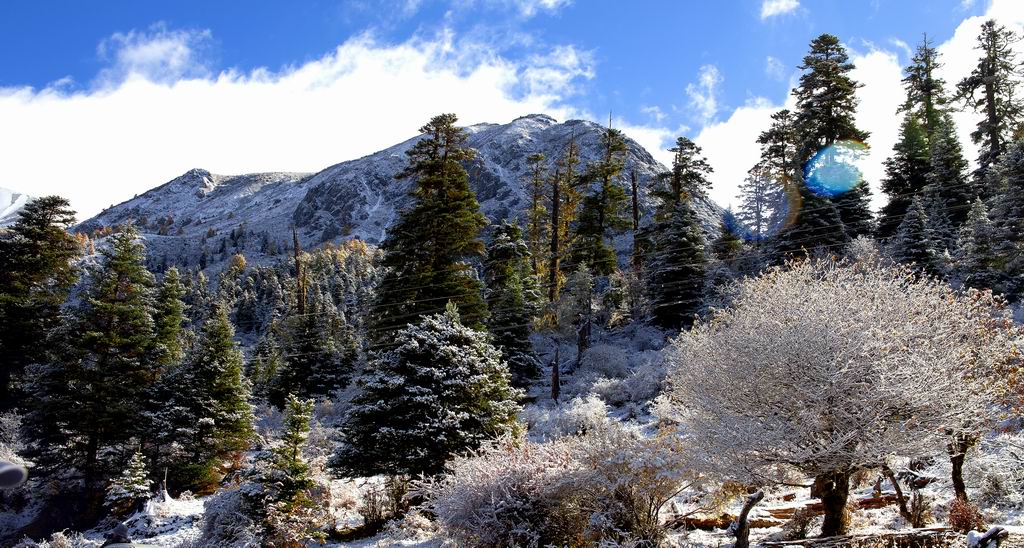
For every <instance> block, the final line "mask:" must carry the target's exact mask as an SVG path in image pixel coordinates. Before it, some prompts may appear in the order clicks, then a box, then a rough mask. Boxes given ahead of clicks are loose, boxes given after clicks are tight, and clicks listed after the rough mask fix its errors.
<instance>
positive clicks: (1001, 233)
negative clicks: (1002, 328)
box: [989, 141, 1024, 299]
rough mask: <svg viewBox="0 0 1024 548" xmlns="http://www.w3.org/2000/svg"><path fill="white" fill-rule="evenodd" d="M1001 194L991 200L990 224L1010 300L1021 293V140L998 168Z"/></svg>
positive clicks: (1023, 167)
mask: <svg viewBox="0 0 1024 548" xmlns="http://www.w3.org/2000/svg"><path fill="white" fill-rule="evenodd" d="M989 171H990V172H995V173H998V174H999V176H1000V178H1001V179H1002V182H1001V183H1000V185H999V186H1001V187H1002V188H1003V191H1002V192H1001V193H1000V194H999V195H998V196H996V197H995V198H994V200H993V201H994V203H993V206H992V222H993V223H994V224H995V227H996V236H997V240H996V241H997V242H998V243H997V247H996V251H997V255H998V257H999V260H998V262H999V264H1000V265H1001V266H1002V271H1003V275H1004V276H1005V277H1006V286H1005V289H1004V291H1005V292H1006V293H1007V295H1008V296H1009V297H1010V298H1011V299H1013V298H1016V297H1018V296H1019V295H1020V294H1021V293H1022V291H1024V141H1018V142H1016V143H1014V144H1013V145H1012V146H1011V147H1010V148H1009V150H1007V151H1006V153H1005V154H1004V155H1003V158H1002V159H1001V160H1000V162H999V165H998V166H993V168H992V169H990V170H989Z"/></svg>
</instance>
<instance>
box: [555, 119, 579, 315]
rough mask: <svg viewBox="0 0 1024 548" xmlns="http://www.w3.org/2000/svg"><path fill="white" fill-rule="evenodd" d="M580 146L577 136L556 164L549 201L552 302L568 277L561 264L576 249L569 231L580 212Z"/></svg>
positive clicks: (572, 138) (556, 298)
mask: <svg viewBox="0 0 1024 548" xmlns="http://www.w3.org/2000/svg"><path fill="white" fill-rule="evenodd" d="M579 161H580V160H579V146H577V145H576V136H575V134H573V136H572V137H571V138H570V139H569V142H568V144H567V145H566V147H565V153H564V154H563V155H562V157H561V158H559V159H558V161H557V162H556V164H555V170H554V172H553V173H552V174H551V177H550V181H549V182H550V189H551V193H550V195H549V197H548V207H549V210H550V212H551V222H550V225H549V226H550V227H551V228H550V231H551V232H550V238H551V241H550V245H549V249H548V278H547V282H548V283H547V285H548V302H550V303H553V302H555V301H557V300H558V296H559V293H560V292H561V287H562V282H563V280H564V277H565V276H564V273H563V272H562V268H561V263H562V255H563V253H564V250H565V249H570V248H572V241H571V240H570V236H571V234H570V231H569V227H570V226H572V224H573V222H575V220H576V210H577V208H578V207H579V201H580V193H579V186H580V185H581V183H580V181H579V179H578V178H577V176H576V166H577V165H578V164H579Z"/></svg>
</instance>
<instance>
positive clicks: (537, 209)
mask: <svg viewBox="0 0 1024 548" xmlns="http://www.w3.org/2000/svg"><path fill="white" fill-rule="evenodd" d="M546 161H547V158H545V157H544V155H543V154H540V153H537V154H531V155H530V156H529V157H527V158H526V162H527V164H528V165H529V169H530V181H529V189H530V208H529V209H528V210H527V211H526V227H527V229H526V244H527V247H529V250H530V268H531V269H532V272H533V275H534V276H535V277H536V278H537V279H538V280H543V279H546V276H545V274H546V273H547V267H548V265H547V262H546V261H545V260H544V259H545V257H546V253H545V251H546V250H547V248H548V245H547V244H548V242H549V237H548V231H549V230H550V224H549V215H550V214H549V213H548V209H547V208H546V207H545V205H544V200H545V191H546V188H545V187H546V185H547V181H546V174H545V162H546Z"/></svg>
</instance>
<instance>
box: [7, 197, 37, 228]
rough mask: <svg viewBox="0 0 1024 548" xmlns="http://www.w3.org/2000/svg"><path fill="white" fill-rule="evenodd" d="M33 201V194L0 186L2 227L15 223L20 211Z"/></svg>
mask: <svg viewBox="0 0 1024 548" xmlns="http://www.w3.org/2000/svg"><path fill="white" fill-rule="evenodd" d="M30 201H32V196H29V195H28V194H22V193H20V192H15V191H13V190H9V189H6V188H0V228H3V227H5V226H10V225H12V224H14V221H16V220H17V219H18V212H19V211H21V208H23V207H25V204H27V203H29V202H30Z"/></svg>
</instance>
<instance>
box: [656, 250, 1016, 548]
mask: <svg viewBox="0 0 1024 548" xmlns="http://www.w3.org/2000/svg"><path fill="white" fill-rule="evenodd" d="M1015 332H1016V329H1015V328H1013V327H1012V324H1011V322H1010V321H1009V319H1008V317H1007V315H1006V313H1005V310H1004V308H1003V306H1002V303H1001V301H1000V300H999V299H998V298H995V297H993V296H992V295H991V294H990V293H979V292H970V293H959V292H956V291H954V290H953V289H951V288H950V287H949V286H948V285H946V284H944V283H941V282H937V281H934V280H930V279H921V278H919V277H917V276H916V275H914V274H913V273H912V272H910V271H908V270H906V269H903V268H896V267H893V268H889V267H880V266H877V265H871V264H862V263H855V264H847V263H837V262H834V261H829V260H821V261H817V260H812V261H807V262H802V263H792V264H789V265H787V266H786V268H780V269H774V270H770V271H768V272H766V273H765V274H763V275H761V276H759V277H757V278H748V279H746V280H744V281H743V282H742V283H741V289H740V293H739V294H738V296H737V298H736V300H735V301H733V304H732V306H731V307H730V308H729V309H726V310H722V311H719V312H718V313H716V314H715V316H714V317H713V318H711V319H709V320H708V321H705V322H701V323H699V324H698V325H696V326H695V327H694V328H693V330H691V331H690V332H687V333H683V334H682V335H680V336H679V337H678V338H677V339H676V340H675V341H674V342H673V345H672V347H671V350H670V351H669V352H668V355H669V358H668V360H669V361H670V363H671V365H670V369H671V373H670V376H669V389H668V394H667V395H668V399H669V400H670V401H672V402H673V403H674V405H672V406H669V407H668V408H665V407H664V406H659V409H660V410H661V411H668V412H669V413H670V417H667V418H668V419H669V420H671V421H675V422H678V423H680V424H681V429H680V430H681V432H684V433H685V435H686V437H687V438H688V440H689V441H688V442H687V448H688V449H689V450H691V452H692V453H693V463H694V465H695V466H699V467H700V468H701V469H702V470H703V471H706V472H709V473H712V474H716V475H719V476H721V477H724V478H731V479H736V480H738V481H747V480H749V479H751V476H752V475H759V476H762V477H763V474H764V471H765V470H766V469H768V468H771V467H774V466H789V467H792V468H796V469H798V470H800V471H801V472H803V473H805V474H808V475H814V476H816V478H817V479H818V480H820V481H817V482H816V483H817V484H818V485H820V486H821V490H820V491H819V492H820V494H821V496H820V498H822V500H823V502H824V503H825V508H826V519H825V524H824V526H823V529H824V531H823V533H824V534H826V535H834V534H841V533H843V532H844V531H845V527H844V525H843V521H842V510H843V508H844V507H845V502H846V499H847V493H848V491H847V489H837V488H836V487H835V486H839V487H842V485H843V483H846V485H848V482H849V476H850V472H852V471H854V470H856V469H858V468H861V467H863V466H865V465H866V463H877V462H881V460H882V458H883V457H884V456H887V455H888V456H903V457H921V456H932V455H935V454H937V453H939V452H940V451H941V452H944V451H945V447H946V445H947V444H948V443H949V441H950V437H949V434H948V433H949V432H950V431H951V430H952V431H955V432H981V431H984V430H985V429H987V428H989V427H990V424H986V420H987V419H990V417H989V416H988V415H989V414H988V411H989V410H990V409H991V408H992V406H991V405H990V404H986V403H985V402H984V399H985V398H987V397H989V396H990V395H991V393H992V391H991V390H990V389H987V388H986V386H985V383H986V382H988V383H994V384H998V383H997V382H995V381H998V378H997V377H996V376H995V375H994V374H993V372H994V371H996V370H998V368H999V367H1000V366H1002V365H1003V364H1005V363H1006V362H1007V360H1009V359H1010V357H1011V356H1013V355H1014V346H1015V344H1016V343H1015V342H1014V338H1015V337H1016V333H1015ZM982 379H983V380H984V381H985V382H980V381H981V380H982Z"/></svg>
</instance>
